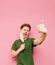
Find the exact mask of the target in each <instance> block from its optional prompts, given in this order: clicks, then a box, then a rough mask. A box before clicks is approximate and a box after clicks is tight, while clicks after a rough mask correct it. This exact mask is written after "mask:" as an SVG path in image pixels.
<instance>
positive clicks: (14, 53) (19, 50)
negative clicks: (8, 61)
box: [11, 48, 22, 57]
mask: <svg viewBox="0 0 55 65" xmlns="http://www.w3.org/2000/svg"><path fill="white" fill-rule="evenodd" d="M21 51H22V50H21V48H19V49H18V50H17V51H14V50H12V54H11V56H12V57H15V56H17V55H18V54H19V53H20V52H21Z"/></svg>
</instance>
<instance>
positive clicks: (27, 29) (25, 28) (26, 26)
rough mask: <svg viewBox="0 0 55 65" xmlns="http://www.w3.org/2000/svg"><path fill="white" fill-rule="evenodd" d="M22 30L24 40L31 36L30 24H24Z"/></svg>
mask: <svg viewBox="0 0 55 65" xmlns="http://www.w3.org/2000/svg"><path fill="white" fill-rule="evenodd" d="M20 30H21V32H22V34H23V36H24V38H27V37H28V36H29V33H30V31H31V26H30V24H26V23H25V24H22V25H21V27H20Z"/></svg>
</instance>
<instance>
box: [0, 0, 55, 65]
mask: <svg viewBox="0 0 55 65" xmlns="http://www.w3.org/2000/svg"><path fill="white" fill-rule="evenodd" d="M42 18H44V19H45V24H46V27H47V28H48V35H47V37H46V39H45V41H44V42H43V44H42V45H40V46H37V47H35V48H34V54H33V57H34V63H35V65H55V0H0V65H16V59H12V58H11V46H12V44H13V42H14V40H16V39H18V38H19V31H20V30H19V27H20V25H21V24H22V23H25V22H26V23H30V24H31V26H32V31H31V37H35V38H38V37H39V35H40V34H39V33H38V32H37V28H36V27H37V24H39V23H41V19H42Z"/></svg>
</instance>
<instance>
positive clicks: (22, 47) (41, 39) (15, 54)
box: [11, 26, 47, 57]
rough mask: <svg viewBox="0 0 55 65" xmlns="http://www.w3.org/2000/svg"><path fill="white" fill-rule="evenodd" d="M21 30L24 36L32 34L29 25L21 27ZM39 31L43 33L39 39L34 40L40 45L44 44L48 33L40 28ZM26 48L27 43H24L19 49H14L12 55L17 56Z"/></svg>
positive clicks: (35, 43)
mask: <svg viewBox="0 0 55 65" xmlns="http://www.w3.org/2000/svg"><path fill="white" fill-rule="evenodd" d="M21 32H22V34H23V38H24V39H26V38H28V37H29V34H30V30H29V28H28V27H27V26H24V27H23V28H22V29H21ZM38 32H40V33H42V35H41V36H40V37H39V38H38V39H35V40H34V45H40V44H42V42H43V41H44V40H45V38H46V35H47V33H45V32H44V33H43V32H42V31H40V30H38ZM24 49H25V44H22V45H21V46H20V48H19V49H18V50H17V51H14V50H11V56H12V57H15V56H17V55H18V54H19V53H20V52H21V51H22V50H24Z"/></svg>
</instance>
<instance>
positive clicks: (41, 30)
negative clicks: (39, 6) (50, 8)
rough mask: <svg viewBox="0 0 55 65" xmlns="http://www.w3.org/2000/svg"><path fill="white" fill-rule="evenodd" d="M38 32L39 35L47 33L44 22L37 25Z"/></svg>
mask: <svg viewBox="0 0 55 65" xmlns="http://www.w3.org/2000/svg"><path fill="white" fill-rule="evenodd" d="M37 30H38V32H41V33H47V28H46V27H45V24H44V20H42V23H41V24H39V25H37Z"/></svg>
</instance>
